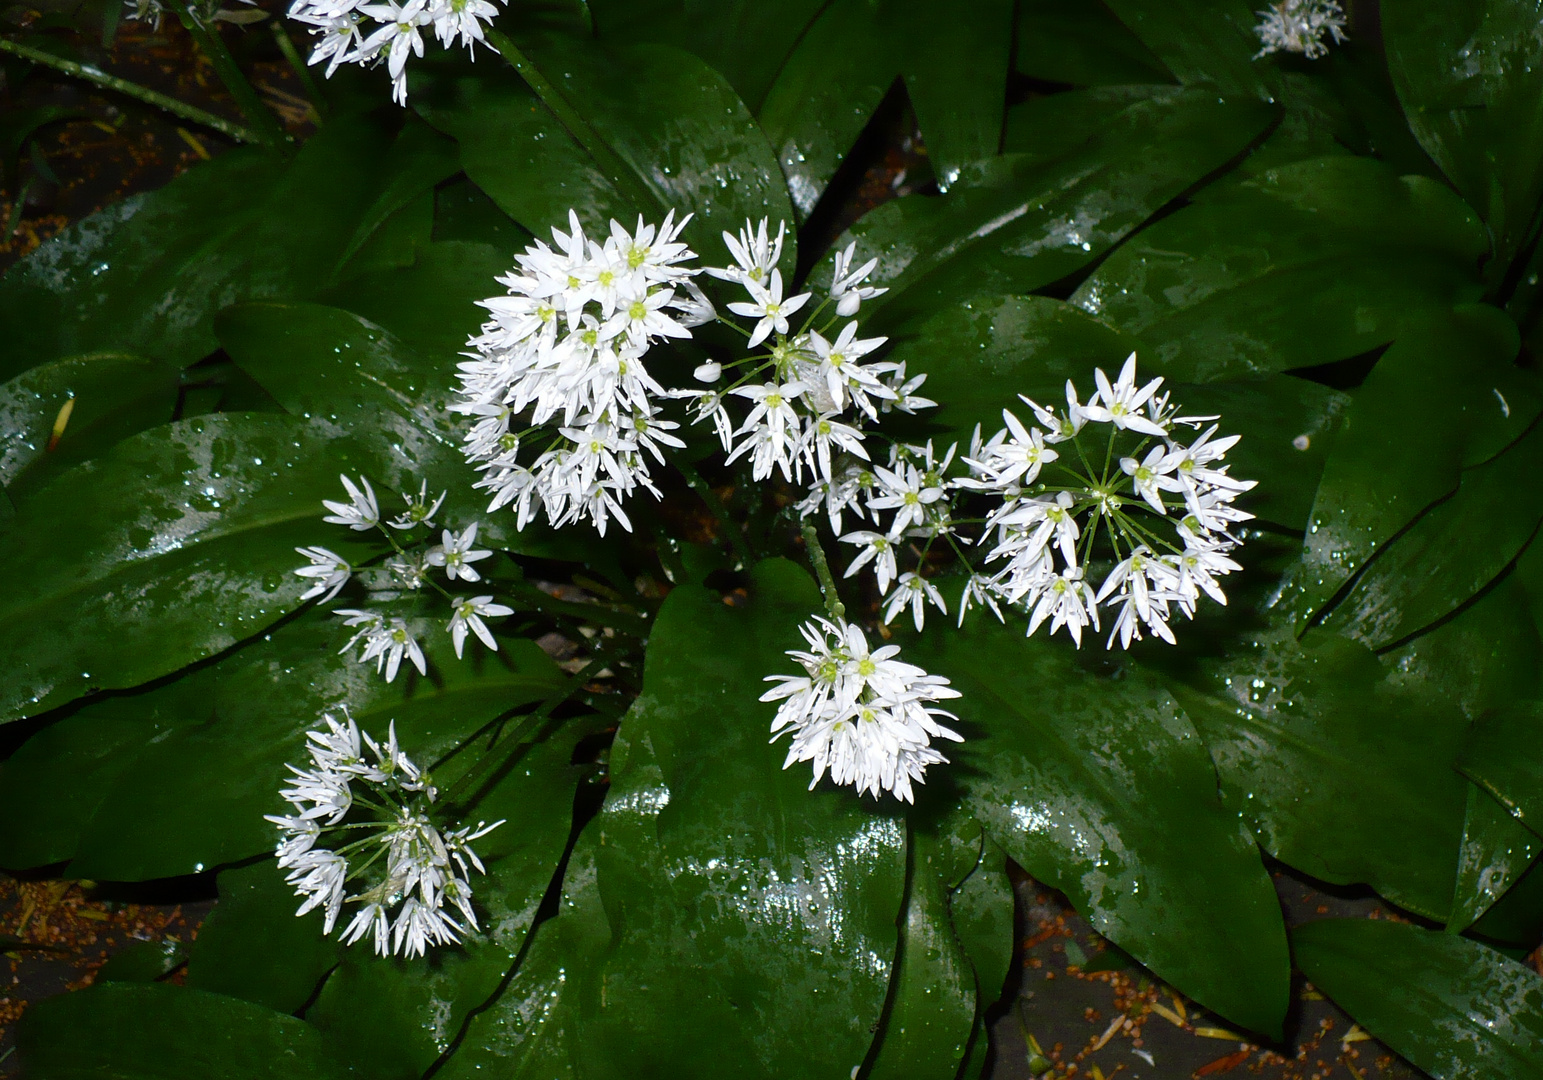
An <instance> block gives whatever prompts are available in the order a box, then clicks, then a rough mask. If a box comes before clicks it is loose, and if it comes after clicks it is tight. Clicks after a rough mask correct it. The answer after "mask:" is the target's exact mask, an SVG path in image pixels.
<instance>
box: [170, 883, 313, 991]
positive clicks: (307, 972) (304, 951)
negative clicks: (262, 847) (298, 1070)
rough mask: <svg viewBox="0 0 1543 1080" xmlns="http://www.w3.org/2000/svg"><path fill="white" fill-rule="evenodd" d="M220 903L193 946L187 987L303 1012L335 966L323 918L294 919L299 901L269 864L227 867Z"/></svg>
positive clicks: (189, 960) (301, 917)
mask: <svg viewBox="0 0 1543 1080" xmlns="http://www.w3.org/2000/svg"><path fill="white" fill-rule="evenodd" d="M218 882H219V890H220V902H219V903H218V904H216V905H215V906H214V910H213V911H211V912H209V917H208V918H207V919H205V920H204V922H203V925H202V926H200V927H199V928H198V937H197V939H196V940H194V942H193V944H192V945H191V946H190V947H189V950H188V951H189V956H188V971H187V985H188V986H190V987H193V988H194V989H197V990H208V991H210V992H212V993H216V994H226V995H229V996H230V997H238V998H242V999H243V1000H246V1001H251V1002H254V1003H256V1004H258V1005H263V1006H266V1007H267V1008H270V1009H273V1010H274V1011H276V1012H282V1013H294V1012H297V1011H299V1010H300V1009H301V1008H302V1007H303V1006H304V1005H305V1004H306V1003H307V1002H308V1001H310V1000H311V999H312V998H313V997H314V996H315V994H316V987H317V985H318V984H320V982H321V980H322V977H323V976H324V975H326V974H327V972H328V971H329V970H331V969H332V967H333V965H334V964H336V963H337V961H338V955H339V951H340V947H339V945H338V943H337V942H336V941H335V940H332V939H328V938H326V937H323V936H322V932H321V931H322V925H323V923H322V913H321V912H320V911H319V910H318V911H308V912H306V913H305V914H304V915H300V916H296V915H295V911H296V909H297V908H299V906H300V904H299V898H298V897H297V896H296V895H295V890H294V889H293V888H292V887H291V886H289V885H287V884H285V882H284V871H282V870H280V869H279V868H278V867H277V866H275V865H274V864H273V861H272V860H271V859H264V860H262V861H261V862H256V863H253V864H252V865H250V866H242V867H236V868H233V869H230V870H222V871H221V872H220V875H219V878H218Z"/></svg>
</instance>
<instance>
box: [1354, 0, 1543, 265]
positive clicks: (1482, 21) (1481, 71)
mask: <svg viewBox="0 0 1543 1080" xmlns="http://www.w3.org/2000/svg"><path fill="white" fill-rule="evenodd" d="M1540 13H1543V11H1540V8H1539V5H1538V4H1537V3H1536V2H1535V0H1522V2H1512V0H1477V2H1474V0H1388V2H1387V3H1386V4H1385V5H1384V6H1383V10H1382V29H1383V39H1384V41H1385V43H1386V48H1387V55H1388V67H1389V69H1390V70H1391V72H1392V75H1393V84H1394V86H1395V87H1396V88H1397V90H1398V96H1399V100H1400V101H1402V102H1403V105H1404V111H1405V113H1407V114H1408V117H1409V126H1410V128H1411V129H1412V130H1413V131H1414V133H1415V135H1416V136H1417V137H1418V138H1419V140H1420V142H1421V143H1422V144H1423V145H1424V147H1425V149H1426V150H1427V151H1428V152H1429V153H1430V156H1431V157H1432V158H1434V159H1435V161H1436V163H1437V164H1439V165H1440V166H1441V168H1442V170H1443V171H1444V172H1445V173H1446V174H1447V176H1448V177H1450V178H1451V180H1452V182H1453V183H1454V184H1456V185H1457V189H1458V190H1459V191H1461V192H1462V193H1463V195H1464V196H1465V197H1466V198H1467V199H1468V201H1469V202H1470V203H1472V204H1473V206H1474V207H1476V208H1477V209H1478V210H1479V212H1480V213H1481V214H1482V215H1483V216H1484V220H1485V221H1486V222H1487V223H1488V224H1489V227H1490V229H1491V231H1492V233H1493V234H1494V237H1495V247H1496V251H1495V261H1494V265H1493V266H1492V267H1491V268H1490V271H1489V273H1488V276H1489V277H1490V278H1491V280H1494V281H1499V280H1500V278H1501V276H1502V275H1503V274H1504V273H1505V272H1506V270H1507V268H1508V266H1509V263H1510V260H1511V259H1512V258H1513V257H1514V256H1515V255H1516V253H1517V252H1518V251H1519V250H1520V249H1521V247H1522V245H1523V244H1524V243H1526V241H1527V239H1528V238H1529V236H1532V235H1535V232H1536V229H1537V228H1538V218H1537V216H1536V215H1537V212H1538V208H1539V201H1540V199H1543V109H1539V107H1538V101H1539V99H1540V97H1543V39H1540V38H1539V36H1538V19H1539V16H1540Z"/></svg>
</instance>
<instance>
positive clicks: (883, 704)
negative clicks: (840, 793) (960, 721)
mask: <svg viewBox="0 0 1543 1080" xmlns="http://www.w3.org/2000/svg"><path fill="white" fill-rule="evenodd" d="M800 629H801V631H802V633H803V635H804V639H805V640H806V641H807V642H808V643H809V648H808V650H807V651H805V650H799V649H789V650H788V655H789V656H791V657H792V658H793V659H795V660H797V661H798V662H799V664H801V665H802V666H803V669H804V674H803V675H768V676H767V677H766V681H767V682H775V683H778V684H779V685H778V686H776V687H773V688H772V689H771V690H768V691H767V692H766V693H764V694H762V695H761V700H762V701H779V702H781V704H779V705H778V706H777V716H776V719H774V720H773V721H772V728H771V730H772V741H773V742H775V741H776V740H777V739H778V738H780V737H781V736H782V734H783V733H784V732H788V731H791V732H792V745H791V746H789V748H788V756H787V760H786V761H784V762H783V764H782V767H783V768H784V769H786V768H788V767H789V766H790V765H792V764H793V763H794V762H796V761H808V762H812V763H813V764H814V779H813V780H811V781H810V783H809V787H810V788H811V789H813V788H814V786H815V785H816V784H818V783H819V782H820V778H821V777H823V776H824V775H825V772H826V770H827V769H828V770H829V771H830V775H831V779H832V780H834V781H835V782H836V783H838V784H851V785H853V786H854V787H856V788H857V790H858V792H860V793H861V792H867V793H869V794H871V795H873V796H874V797H875V798H878V796H879V793H880V792H881V791H888V792H891V793H892V794H893V795H894V796H895V798H897V799H904V800H905V801H906V802H914V801H915V799H914V797H913V792H912V788H911V785H912V783H913V782H915V783H918V784H920V783H924V782H925V780H926V772H927V766H928V765H935V764H938V763H939V762H946V761H947V760H948V759H947V758H945V757H944V756H943V755H942V754H940V753H938V751H937V750H935V749H933V748H932V745H931V742H932V739H934V738H943V739H952V740H953V741H955V742H960V741H962V738H963V737H962V736H961V735H959V733H958V732H956V731H953V730H951V729H949V728H946V727H944V726H943V725H942V724H940V723H938V718H939V717H947V718H949V719H953V715H952V714H951V713H947V712H944V711H943V710H942V709H937V708H933V707H932V705H931V703H932V702H936V701H941V700H944V699H946V698H955V697H958V696H959V692H958V691H957V690H955V689H953V688H952V687H950V686H949V685H948V680H947V679H945V678H943V677H942V676H940V675H928V674H927V673H926V672H925V671H923V670H922V669H921V668H919V667H916V666H914V665H912V664H906V663H902V662H901V661H900V660H898V659H896V657H897V655H898V654H899V652H900V647H899V646H898V645H886V646H884V647H883V648H881V649H877V650H874V651H872V652H870V651H869V649H868V640H867V638H866V637H864V635H863V632H862V629H861V628H859V627H857V626H854V625H853V624H851V623H849V622H847V621H846V620H845V619H842V618H839V617H835V618H830V619H827V618H822V617H819V616H816V617H815V618H813V619H811V620H810V621H809V622H807V623H805V624H804V625H803V626H802V627H801V628H800Z"/></svg>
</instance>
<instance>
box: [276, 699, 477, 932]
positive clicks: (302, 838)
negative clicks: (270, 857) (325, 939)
mask: <svg viewBox="0 0 1543 1080" xmlns="http://www.w3.org/2000/svg"><path fill="white" fill-rule="evenodd" d="M322 720H323V721H324V722H325V724H326V727H325V728H320V729H318V730H316V731H311V732H308V733H307V736H306V738H307V743H306V749H307V750H308V752H309V754H310V758H311V761H310V765H309V767H308V768H303V769H302V768H297V767H295V766H293V765H291V766H289V771H290V772H291V773H293V774H294V775H293V778H292V779H291V780H290V781H289V786H288V787H286V788H285V789H284V790H283V791H281V792H280V796H281V797H282V798H283V799H284V801H285V802H287V803H289V804H290V807H291V810H292V812H291V813H290V814H288V815H286V816H278V815H272V814H270V815H266V817H267V819H268V820H269V821H271V822H273V823H274V824H275V825H277V826H278V827H279V843H278V848H277V854H278V865H279V869H281V870H287V871H288V872H289V873H288V876H287V877H286V878H285V880H286V881H287V882H288V883H289V884H290V885H292V886H294V889H295V892H296V893H297V894H299V895H300V896H301V897H303V901H302V903H301V905H300V908H299V910H298V911H296V913H295V914H297V915H304V914H305V913H306V912H308V911H311V910H313V909H316V908H319V909H321V911H322V914H323V924H322V926H323V930H322V932H323V933H326V934H331V933H332V931H333V928H334V927H335V926H336V925H337V923H338V919H339V918H340V916H341V915H342V914H343V908H344V905H345V904H355V905H357V906H356V908H355V909H354V915H353V918H352V920H350V921H349V923H348V925H347V926H346V927H345V928H344V930H343V933H342V939H343V942H344V943H345V944H349V945H352V944H353V943H355V942H356V941H359V940H361V939H363V938H365V937H373V939H374V945H375V951H376V952H377V953H379V954H381V955H382V956H386V955H389V954H391V953H399V954H401V955H403V956H421V955H423V953H424V952H425V951H426V950H427V949H428V947H429V946H430V945H448V944H454V943H455V942H457V941H460V940H461V936H462V935H463V934H465V933H466V932H467V930H468V928H470V929H476V927H477V916H476V913H475V912H474V911H473V909H472V906H471V897H472V888H471V873H472V871H473V870H476V872H477V873H479V874H481V873H485V871H484V869H483V866H482V861H481V859H479V858H478V857H477V854H476V852H475V851H473V850H472V847H471V842H472V841H473V840H477V839H480V838H481V837H483V836H486V835H487V834H488V833H490V832H492V831H493V830H494V829H496V828H498V826H499V825H502V824H503V822H502V821H497V822H494V823H493V824H492V825H487V824H484V823H482V822H478V823H477V825H476V827H475V828H466V827H462V828H459V829H454V830H450V831H443V830H441V829H440V828H439V826H438V825H436V824H435V823H434V820H433V817H432V814H431V811H432V809H433V804H434V800H435V798H436V795H437V792H436V791H435V789H434V786H433V784H432V783H431V782H430V781H429V778H428V776H427V775H426V774H425V773H424V772H423V770H422V769H420V768H419V767H418V765H417V764H416V763H415V762H414V761H413V760H412V758H410V757H409V756H408V755H407V754H406V753H404V752H403V751H402V749H401V748H400V747H399V746H398V745H397V740H396V726H395V724H393V725H392V726H391V728H390V730H389V733H388V735H387V738H386V741H385V742H384V743H378V742H376V741H375V740H374V739H372V738H371V737H370V736H369V735H367V734H361V732H360V731H359V728H358V726H357V725H355V723H354V721H353V719H352V718H351V717H349V716H347V714H346V713H345V714H344V721H345V722H344V723H339V722H338V720H337V719H336V718H335V717H333V716H332V715H330V714H324V715H323V716H322ZM361 742H362V743H363V745H364V747H367V748H368V750H369V755H368V756H366V755H365V754H364V753H363V748H362V747H361V745H360V744H361ZM452 908H453V909H454V912H453V913H452V911H451V909H452Z"/></svg>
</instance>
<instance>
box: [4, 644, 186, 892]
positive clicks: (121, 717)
mask: <svg viewBox="0 0 1543 1080" xmlns="http://www.w3.org/2000/svg"><path fill="white" fill-rule="evenodd" d="M213 685H214V677H213V674H212V673H211V671H210V670H209V669H208V668H201V669H199V670H197V671H194V672H190V673H188V674H186V675H182V676H180V677H178V678H175V679H173V680H171V681H169V682H166V683H164V684H162V685H158V686H154V687H151V688H149V689H145V690H140V691H135V692H131V693H128V694H121V695H120V694H110V695H104V696H102V697H98V698H90V699H87V700H85V701H79V702H75V703H73V704H72V705H70V706H67V707H66V708H67V710H68V711H67V712H66V713H65V715H63V716H61V717H59V718H58V719H55V720H53V721H52V722H51V723H49V724H48V725H47V726H46V727H44V728H43V729H42V730H41V731H38V732H37V733H36V734H34V735H33V736H32V737H31V738H29V739H28V740H27V741H26V742H24V743H23V744H22V745H21V746H20V748H18V749H17V750H16V751H15V752H14V753H13V754H11V756H10V757H8V758H6V760H5V762H4V764H0V866H7V867H10V868H12V869H21V868H23V867H33V866H47V865H49V864H51V863H60V862H64V861H65V860H67V859H70V858H73V857H74V855H75V851H76V849H77V847H78V846H79V843H80V834H81V830H82V829H84V828H85V827H86V825H87V823H89V822H90V820H91V818H92V816H93V815H94V814H95V813H96V810H97V807H99V806H100V805H101V803H102V800H103V799H105V798H106V797H107V793H108V792H109V791H111V790H112V787H113V784H114V783H116V782H117V780H118V778H119V776H121V775H122V774H123V773H124V772H125V771H126V770H127V769H128V768H129V767H130V766H131V765H132V764H133V762H134V759H135V757H136V756H137V755H138V754H139V753H140V752H141V751H143V750H144V749H145V748H146V747H148V746H152V745H154V744H155V743H157V742H160V741H161V740H162V739H165V738H166V737H167V736H169V735H170V734H171V733H172V732H173V731H176V730H178V729H180V728H185V727H192V726H194V725H196V724H201V723H203V722H204V721H206V720H208V719H209V717H210V716H211V715H212V714H213V712H214V708H213V705H212V704H211V703H210V700H209V696H210V692H211V690H212V688H213Z"/></svg>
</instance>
